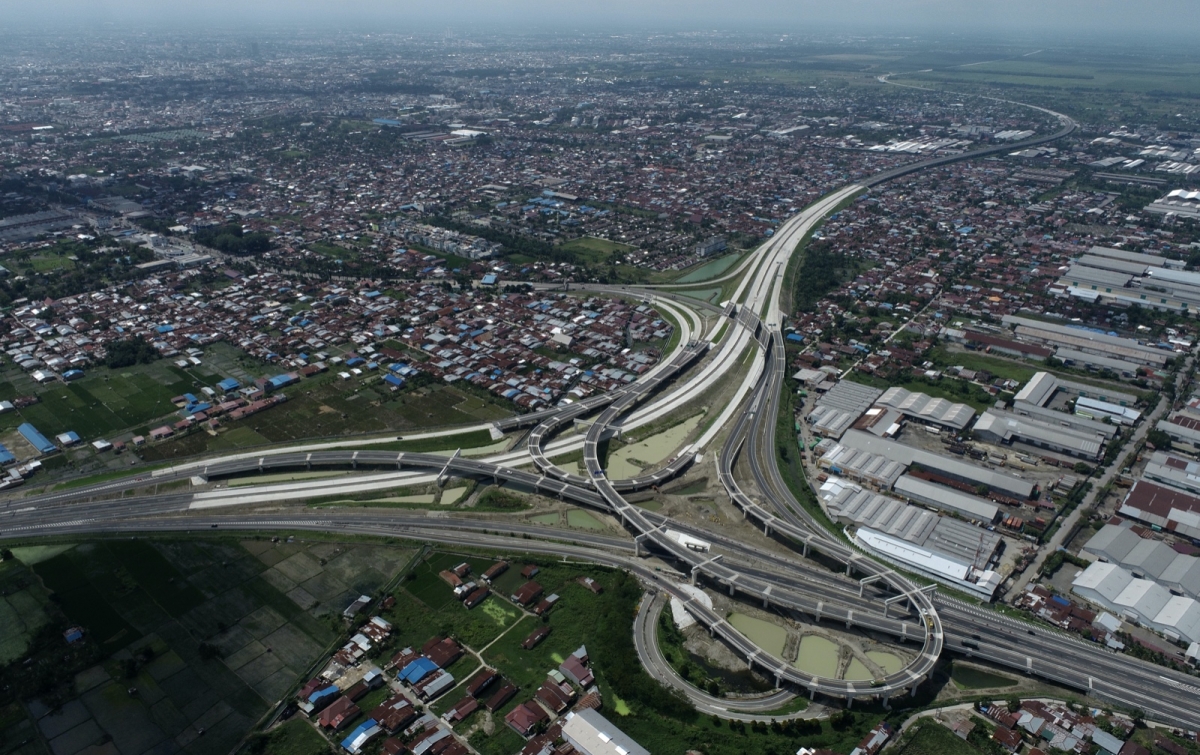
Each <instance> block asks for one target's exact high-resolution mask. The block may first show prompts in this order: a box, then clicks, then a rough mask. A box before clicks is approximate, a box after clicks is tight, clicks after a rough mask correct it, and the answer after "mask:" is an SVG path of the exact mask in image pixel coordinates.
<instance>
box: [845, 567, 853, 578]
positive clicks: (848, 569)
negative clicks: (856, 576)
mask: <svg viewBox="0 0 1200 755" xmlns="http://www.w3.org/2000/svg"><path fill="white" fill-rule="evenodd" d="M852 568H853V564H846V576H847V577H849V576H850V570H851V569H852Z"/></svg>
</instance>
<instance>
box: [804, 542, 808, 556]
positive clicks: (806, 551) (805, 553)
mask: <svg viewBox="0 0 1200 755" xmlns="http://www.w3.org/2000/svg"><path fill="white" fill-rule="evenodd" d="M804 557H805V558H808V543H805V544H804Z"/></svg>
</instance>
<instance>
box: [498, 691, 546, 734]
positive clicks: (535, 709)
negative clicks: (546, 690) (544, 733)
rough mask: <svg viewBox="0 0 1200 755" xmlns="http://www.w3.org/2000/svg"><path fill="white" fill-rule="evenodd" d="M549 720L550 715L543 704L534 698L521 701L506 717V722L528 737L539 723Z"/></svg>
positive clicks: (514, 729)
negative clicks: (543, 708)
mask: <svg viewBox="0 0 1200 755" xmlns="http://www.w3.org/2000/svg"><path fill="white" fill-rule="evenodd" d="M549 720H550V716H549V715H548V714H547V713H546V711H544V710H542V706H540V705H538V704H537V703H535V702H533V701H532V700H530V701H529V702H525V703H521V704H520V705H518V706H517V707H515V708H513V709H512V710H511V711H509V714H508V715H507V716H505V717H504V723H506V724H508V725H509V726H510V727H512V730H513V731H515V732H516V733H518V734H520V735H521V736H522V737H528V736H529V735H530V734H531V733H532V732H533V730H534V729H535V728H536V727H537V725H538V724H540V723H544V722H546V721H549Z"/></svg>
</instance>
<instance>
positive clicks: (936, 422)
mask: <svg viewBox="0 0 1200 755" xmlns="http://www.w3.org/2000/svg"><path fill="white" fill-rule="evenodd" d="M875 403H876V405H878V406H883V407H887V408H888V409H891V410H893V411H895V412H896V413H898V414H900V415H903V416H904V417H907V418H908V419H910V420H914V421H916V422H920V423H921V424H924V425H930V426H933V427H941V428H946V429H948V430H952V431H955V432H961V431H962V430H964V429H966V427H967V425H969V424H971V420H972V419H973V418H974V417H975V410H974V409H972V408H971V407H969V406H967V405H966V404H956V403H954V402H952V401H947V400H946V399H944V398H933V397H932V396H929V395H927V394H924V393H913V392H911V391H908V390H905V389H904V388H900V387H894V388H889V389H887V390H886V391H884V392H883V395H882V396H880V397H879V398H878V399H877V400H876V402H875ZM881 424H888V423H887V422H886V421H885V422H883V423H881Z"/></svg>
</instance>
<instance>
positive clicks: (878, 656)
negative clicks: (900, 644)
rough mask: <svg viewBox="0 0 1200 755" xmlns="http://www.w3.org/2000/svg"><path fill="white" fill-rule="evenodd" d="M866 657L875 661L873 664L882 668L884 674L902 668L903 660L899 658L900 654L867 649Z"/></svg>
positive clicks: (892, 672)
mask: <svg viewBox="0 0 1200 755" xmlns="http://www.w3.org/2000/svg"><path fill="white" fill-rule="evenodd" d="M867 657H868V658H870V659H871V660H873V661H875V664H876V665H877V666H879V668H881V669H883V673H885V674H894V673H896V672H897V671H899V670H900V669H902V668H904V661H903V660H901V658H900V656H898V655H893V654H891V653H885V652H883V651H882V650H871V651H868V652H867Z"/></svg>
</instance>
